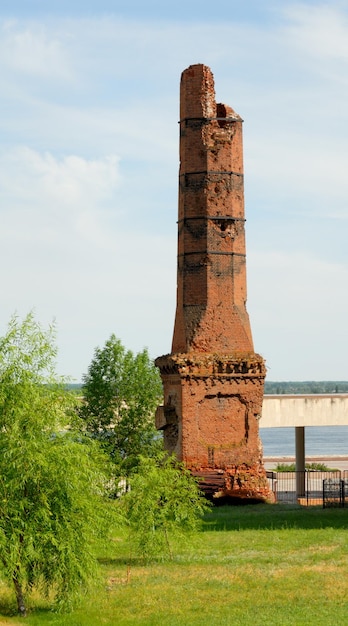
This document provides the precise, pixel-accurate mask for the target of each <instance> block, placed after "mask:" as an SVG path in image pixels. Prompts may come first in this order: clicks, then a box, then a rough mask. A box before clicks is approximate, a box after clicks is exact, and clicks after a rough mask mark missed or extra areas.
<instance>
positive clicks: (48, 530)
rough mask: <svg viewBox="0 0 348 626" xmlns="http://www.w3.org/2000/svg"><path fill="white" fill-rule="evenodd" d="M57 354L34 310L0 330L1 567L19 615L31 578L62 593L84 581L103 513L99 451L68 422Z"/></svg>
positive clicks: (70, 400) (66, 595)
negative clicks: (57, 366) (36, 319)
mask: <svg viewBox="0 0 348 626" xmlns="http://www.w3.org/2000/svg"><path fill="white" fill-rule="evenodd" d="M55 357H56V348H55V330H54V327H51V328H49V329H48V330H47V331H45V330H42V328H41V327H40V325H39V324H38V323H37V322H36V321H35V319H34V316H33V314H29V315H28V316H27V317H26V318H25V319H24V321H23V322H20V321H19V320H18V319H17V318H16V317H13V318H12V319H11V321H10V324H9V327H8V331H7V333H6V335H5V336H4V337H2V338H0V570H1V573H2V575H3V576H4V577H5V578H6V579H7V581H9V582H10V583H13V584H14V587H15V592H16V598H17V605H18V611H19V613H20V614H21V615H25V613H26V596H27V594H28V592H29V591H30V589H31V588H32V587H33V586H34V585H35V586H36V587H39V588H41V589H43V591H45V592H47V593H48V592H49V591H52V590H53V592H54V594H55V595H56V599H57V600H58V601H59V602H61V603H66V602H68V601H70V600H71V599H72V597H73V596H74V594H75V593H76V592H78V590H80V589H81V588H82V586H85V585H86V583H88V581H89V580H90V578H91V576H93V575H94V573H95V571H96V559H95V557H94V553H93V543H94V542H95V538H96V536H97V534H98V533H100V532H102V529H103V528H104V523H105V521H106V508H105V506H104V503H103V500H102V497H101V493H102V492H105V480H106V479H105V473H104V460H103V459H102V457H101V454H100V452H99V451H98V449H97V447H96V445H95V442H93V441H90V440H88V438H83V437H81V434H80V433H75V432H74V431H73V430H71V429H70V430H69V428H68V425H69V422H70V418H71V416H72V413H73V409H74V410H75V408H74V403H75V401H76V400H75V399H74V396H71V395H70V394H68V393H67V392H66V390H65V388H64V381H63V380H61V379H59V378H58V377H57V376H56V374H55Z"/></svg>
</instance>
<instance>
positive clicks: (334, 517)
mask: <svg viewBox="0 0 348 626" xmlns="http://www.w3.org/2000/svg"><path fill="white" fill-rule="evenodd" d="M280 528H306V529H307V528H313V529H314V528H348V509H344V508H330V509H323V508H322V507H321V506H310V507H303V506H300V505H296V504H254V505H244V506H221V507H214V508H213V509H212V510H211V511H210V512H209V513H207V514H206V515H205V516H204V521H203V528H202V530H203V532H205V531H224V530H261V529H262V530H274V529H280Z"/></svg>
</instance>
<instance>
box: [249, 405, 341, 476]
mask: <svg viewBox="0 0 348 626" xmlns="http://www.w3.org/2000/svg"><path fill="white" fill-rule="evenodd" d="M345 425H348V394H347V393H333V394H312V395H309V394H308V395H307V394H306V395H300V394H298V395H297V394H296V395H287V394H281V395H265V396H264V398H263V404H262V416H261V419H260V427H261V428H286V427H294V428H295V450H296V470H297V471H304V469H305V428H306V426H345Z"/></svg>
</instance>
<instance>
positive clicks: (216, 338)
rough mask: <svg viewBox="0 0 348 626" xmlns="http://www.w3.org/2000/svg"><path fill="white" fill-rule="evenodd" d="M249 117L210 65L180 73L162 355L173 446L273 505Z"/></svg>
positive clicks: (164, 411) (196, 467) (214, 475)
mask: <svg viewBox="0 0 348 626" xmlns="http://www.w3.org/2000/svg"><path fill="white" fill-rule="evenodd" d="M244 222H245V219H244V182H243V149H242V119H241V118H240V116H239V115H238V114H237V113H235V112H234V111H233V109H231V108H230V107H228V106H226V105H224V104H217V103H216V101H215V91H214V78H213V75H212V72H211V71H210V69H209V68H208V67H206V66H204V65H200V64H199V65H191V66H190V67H189V68H187V69H186V70H185V71H184V72H183V73H182V76H181V96H180V172H179V219H178V269H177V308H176V317H175V325H174V335H173V344H172V352H171V354H170V355H165V356H162V357H158V358H157V359H156V365H157V366H158V367H159V369H160V372H161V378H162V381H163V387H164V405H163V407H159V408H158V410H157V414H156V426H157V428H158V429H162V430H163V433H164V442H165V447H166V449H167V450H168V451H170V452H175V454H176V455H177V456H178V458H179V459H180V460H182V461H183V462H184V463H185V465H186V466H187V467H188V468H189V469H190V470H191V471H192V472H193V473H194V474H195V475H197V476H199V477H200V478H201V480H202V482H201V486H202V488H203V489H204V490H205V491H206V493H207V495H209V496H212V497H215V498H217V497H223V498H225V497H229V498H232V499H238V498H249V499H250V500H268V499H271V498H272V496H271V493H270V491H269V488H268V483H267V478H266V473H265V470H264V467H263V463H262V447H261V442H260V439H259V428H258V420H259V418H260V415H261V409H262V399H263V386H264V378H265V364H264V360H263V359H262V357H261V356H260V355H258V354H255V352H254V348H253V341H252V335H251V329H250V322H249V316H248V313H247V310H246V257H245V233H244Z"/></svg>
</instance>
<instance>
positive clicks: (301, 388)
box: [67, 380, 348, 394]
mask: <svg viewBox="0 0 348 626" xmlns="http://www.w3.org/2000/svg"><path fill="white" fill-rule="evenodd" d="M67 387H68V389H69V390H70V391H73V392H75V393H80V392H81V388H82V384H81V383H75V384H71V385H67ZM273 393H276V394H281V393H348V381H347V380H343V381H342V380H333V381H332V380H322V381H318V380H305V381H300V382H298V381H297V382H294V381H282V382H277V381H276V382H273V381H271V380H266V382H265V394H273Z"/></svg>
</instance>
